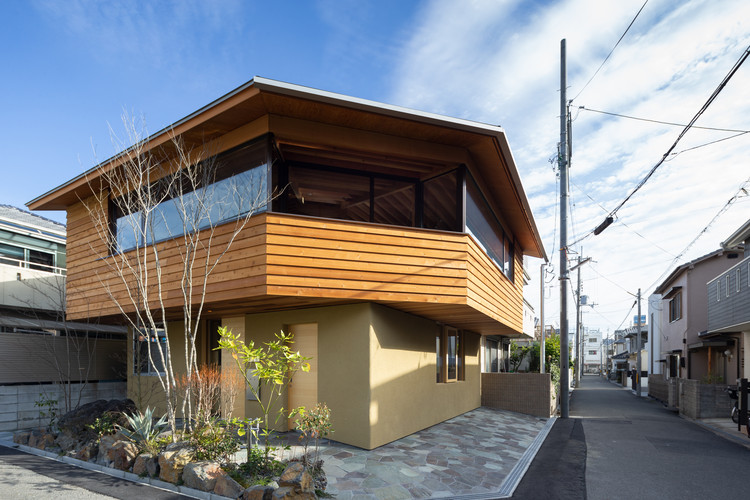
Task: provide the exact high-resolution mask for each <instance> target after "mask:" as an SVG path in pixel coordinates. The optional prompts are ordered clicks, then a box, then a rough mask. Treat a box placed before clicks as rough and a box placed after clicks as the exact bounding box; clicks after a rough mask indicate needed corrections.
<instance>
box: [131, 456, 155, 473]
mask: <svg viewBox="0 0 750 500" xmlns="http://www.w3.org/2000/svg"><path fill="white" fill-rule="evenodd" d="M133 474H136V475H138V476H149V477H156V476H158V475H159V462H158V460H157V458H156V457H155V456H153V455H152V454H151V453H141V454H140V455H138V456H137V457H135V461H134V462H133Z"/></svg>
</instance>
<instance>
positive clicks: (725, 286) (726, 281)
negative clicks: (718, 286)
mask: <svg viewBox="0 0 750 500" xmlns="http://www.w3.org/2000/svg"><path fill="white" fill-rule="evenodd" d="M724 288H725V289H726V294H727V297H729V275H728V274H727V276H726V278H724Z"/></svg>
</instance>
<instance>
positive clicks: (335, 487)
mask: <svg viewBox="0 0 750 500" xmlns="http://www.w3.org/2000/svg"><path fill="white" fill-rule="evenodd" d="M547 422H548V420H547V419H540V418H536V417H532V416H529V415H523V414H520V413H513V412H508V411H502V410H493V409H490V408H478V409H476V410H473V411H471V412H468V413H465V414H463V415H460V416H458V417H456V418H453V419H451V420H448V421H446V422H443V423H440V424H437V425H435V426H432V427H430V428H428V429H425V430H423V431H420V432H417V433H415V434H412V435H410V436H407V437H405V438H402V439H399V440H398V441H394V442H392V443H390V444H387V445H384V446H381V447H379V448H376V449H374V450H371V451H367V450H362V449H359V448H355V447H353V446H348V445H344V444H340V443H331V444H330V445H327V446H324V447H322V449H321V455H322V456H323V460H324V469H325V471H326V475H327V477H328V488H327V492H328V493H331V494H333V495H335V497H336V498H337V499H338V500H347V499H350V498H357V499H411V498H447V497H450V498H457V497H460V496H464V495H470V496H471V498H497V497H498V492H500V491H501V489H502V487H503V483H504V482H505V480H506V478H509V477H510V475H511V472H513V471H514V467H516V466H517V464H519V461H520V460H521V459H522V457H524V454H526V455H527V457H526V458H527V459H528V462H530V461H531V459H533V454H534V453H535V452H536V449H538V446H540V445H541V442H542V441H543V440H544V437H545V436H546V432H547V431H548V429H549V426H548V425H546V424H547ZM550 423H551V421H550ZM543 431H544V432H543ZM537 438H539V439H537ZM535 440H536V441H538V446H537V447H536V449H532V448H533V447H532V444H536V443H534V442H535ZM527 450H531V453H530V455H531V456H530V457H528V455H529V453H527ZM525 467H528V463H526V464H525ZM525 467H524V468H523V471H520V475H521V476H522V475H523V472H524V471H525ZM516 472H517V473H518V467H516ZM511 479H514V478H511ZM518 480H520V477H518ZM512 488H515V483H514V484H513V485H512ZM511 492H512V489H511Z"/></svg>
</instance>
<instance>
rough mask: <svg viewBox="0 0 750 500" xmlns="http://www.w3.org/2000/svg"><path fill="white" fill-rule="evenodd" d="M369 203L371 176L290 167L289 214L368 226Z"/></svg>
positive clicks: (287, 196)
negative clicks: (363, 223)
mask: <svg viewBox="0 0 750 500" xmlns="http://www.w3.org/2000/svg"><path fill="white" fill-rule="evenodd" d="M370 201H371V199H370V177H369V176H366V175H358V174H353V173H351V174H350V173H344V172H339V171H334V170H329V169H322V168H310V167H303V166H290V167H289V187H288V188H287V191H286V211H287V212H288V213H292V214H299V215H311V216H313V217H327V218H331V219H345V220H354V221H361V222H369V221H370Z"/></svg>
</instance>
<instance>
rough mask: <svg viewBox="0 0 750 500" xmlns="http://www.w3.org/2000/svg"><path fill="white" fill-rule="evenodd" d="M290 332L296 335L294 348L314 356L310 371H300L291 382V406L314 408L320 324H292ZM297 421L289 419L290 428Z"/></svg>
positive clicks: (309, 356)
mask: <svg viewBox="0 0 750 500" xmlns="http://www.w3.org/2000/svg"><path fill="white" fill-rule="evenodd" d="M289 332H290V333H291V334H292V335H294V344H293V345H292V346H291V347H292V349H293V350H295V351H299V352H300V353H301V354H302V355H303V356H305V357H308V358H312V359H310V360H308V361H307V363H310V371H309V372H303V371H302V370H300V371H298V372H297V373H296V374H295V375H294V378H293V379H292V383H291V384H289V393H288V395H289V406H288V407H289V408H290V409H291V408H297V407H300V406H304V407H305V408H312V407H314V406H315V405H316V404H317V403H318V325H317V323H305V324H299V325H290V326H289ZM294 427H295V422H294V421H293V420H291V419H290V420H289V429H290V430H291V429H294Z"/></svg>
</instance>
